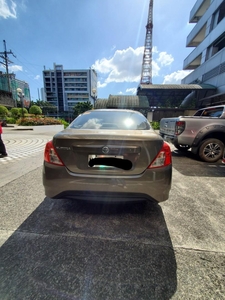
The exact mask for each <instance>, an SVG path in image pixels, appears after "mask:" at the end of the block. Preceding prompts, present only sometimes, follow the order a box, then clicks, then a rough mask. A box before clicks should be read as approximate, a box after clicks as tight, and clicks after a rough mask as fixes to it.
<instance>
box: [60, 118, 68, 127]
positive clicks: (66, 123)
mask: <svg viewBox="0 0 225 300" xmlns="http://www.w3.org/2000/svg"><path fill="white" fill-rule="evenodd" d="M60 122H61V124H63V125H64V129H66V127H68V126H69V123H68V122H66V121H65V120H63V119H60Z"/></svg>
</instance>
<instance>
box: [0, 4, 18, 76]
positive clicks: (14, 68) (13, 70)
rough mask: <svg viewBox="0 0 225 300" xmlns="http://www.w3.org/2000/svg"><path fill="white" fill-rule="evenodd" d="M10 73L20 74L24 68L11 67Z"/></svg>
mask: <svg viewBox="0 0 225 300" xmlns="http://www.w3.org/2000/svg"><path fill="white" fill-rule="evenodd" d="M0 1H1V0H0ZM9 71H10V72H11V73H14V72H18V71H23V67H22V66H18V65H14V66H9Z"/></svg>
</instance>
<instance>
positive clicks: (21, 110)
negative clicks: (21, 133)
mask: <svg viewBox="0 0 225 300" xmlns="http://www.w3.org/2000/svg"><path fill="white" fill-rule="evenodd" d="M19 113H20V117H21V116H22V115H23V116H25V115H26V114H28V111H27V109H26V108H19Z"/></svg>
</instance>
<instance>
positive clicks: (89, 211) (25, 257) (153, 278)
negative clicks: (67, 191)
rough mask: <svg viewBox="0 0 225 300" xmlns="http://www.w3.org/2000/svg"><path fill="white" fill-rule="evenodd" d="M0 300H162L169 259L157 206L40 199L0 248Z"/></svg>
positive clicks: (171, 287)
mask: <svg viewBox="0 0 225 300" xmlns="http://www.w3.org/2000/svg"><path fill="white" fill-rule="evenodd" d="M0 256H1V274H0V282H1V284H0V285H1V292H0V293H1V298H2V299H10V300H13V299H54V300H55V299H170V298H171V297H172V296H173V295H174V293H175V291H176V288H177V276H176V270H177V266H176V259H175V254H174V250H173V246H172V242H171V239H170V235H169V232H168V229H167V226H166V222H165V219H164V216H163V213H162V209H161V207H160V206H159V205H156V204H152V203H151V202H142V203H125V204H121V203H116V204H113V203H106V204H104V203H90V202H84V201H73V200H52V199H49V198H45V199H44V201H43V202H42V203H41V204H40V205H39V207H37V209H36V210H35V211H34V212H33V213H32V214H31V215H30V216H29V217H28V218H27V219H26V220H25V221H24V222H23V223H22V224H21V226H20V227H19V228H18V229H17V230H16V231H15V232H14V233H13V234H12V236H11V237H10V238H9V239H8V240H7V241H6V242H5V243H4V244H3V246H2V247H1V249H0Z"/></svg>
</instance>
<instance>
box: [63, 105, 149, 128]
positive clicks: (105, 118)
mask: <svg viewBox="0 0 225 300" xmlns="http://www.w3.org/2000/svg"><path fill="white" fill-rule="evenodd" d="M69 128H76V129H114V130H115V129H120V130H149V129H150V128H151V127H150V124H149V122H148V120H147V119H146V118H145V117H144V115H142V114H141V113H137V112H128V111H110V110H109V111H88V112H86V113H84V114H82V115H80V116H79V117H77V118H76V119H75V120H74V121H73V122H72V123H71V124H70V125H69Z"/></svg>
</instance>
